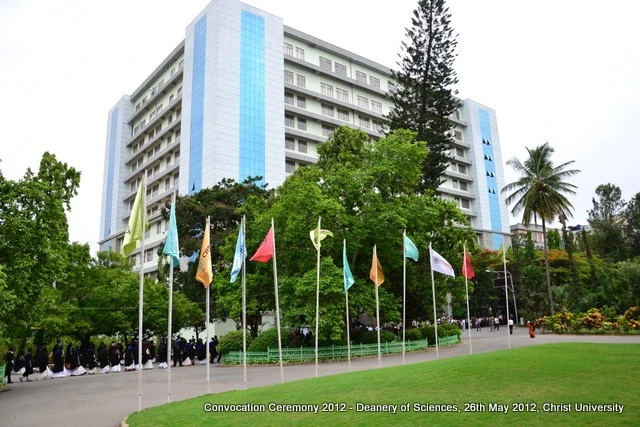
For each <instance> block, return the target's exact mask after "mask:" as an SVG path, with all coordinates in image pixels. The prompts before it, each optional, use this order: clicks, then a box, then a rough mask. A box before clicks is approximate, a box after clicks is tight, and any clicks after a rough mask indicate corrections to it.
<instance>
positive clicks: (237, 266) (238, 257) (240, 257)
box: [231, 223, 247, 283]
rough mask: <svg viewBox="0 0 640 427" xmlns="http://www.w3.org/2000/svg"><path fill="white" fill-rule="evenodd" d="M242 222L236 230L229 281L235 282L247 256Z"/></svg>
mask: <svg viewBox="0 0 640 427" xmlns="http://www.w3.org/2000/svg"><path fill="white" fill-rule="evenodd" d="M242 228H243V227H242V223H241V224H240V230H239V231H238V241H237V242H236V254H235V255H234V257H233V267H232V268H231V283H233V282H235V281H236V279H237V278H238V274H240V271H242V263H243V262H244V259H245V258H246V257H247V254H246V251H245V250H244V233H243V232H242Z"/></svg>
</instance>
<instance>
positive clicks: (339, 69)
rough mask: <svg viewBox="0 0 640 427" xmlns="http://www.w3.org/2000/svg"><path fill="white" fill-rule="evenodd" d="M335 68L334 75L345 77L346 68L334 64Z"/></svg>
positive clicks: (339, 64) (342, 65)
mask: <svg viewBox="0 0 640 427" xmlns="http://www.w3.org/2000/svg"><path fill="white" fill-rule="evenodd" d="M334 66H335V70H336V74H339V75H341V76H346V75H347V66H346V65H344V64H341V63H339V62H336V63H335V64H334Z"/></svg>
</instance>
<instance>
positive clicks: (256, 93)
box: [99, 0, 509, 272]
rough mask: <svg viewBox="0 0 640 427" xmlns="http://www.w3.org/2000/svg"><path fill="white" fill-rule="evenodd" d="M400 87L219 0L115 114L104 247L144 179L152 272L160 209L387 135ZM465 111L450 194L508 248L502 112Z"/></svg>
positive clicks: (340, 52) (362, 61) (230, 0)
mask: <svg viewBox="0 0 640 427" xmlns="http://www.w3.org/2000/svg"><path fill="white" fill-rule="evenodd" d="M392 85H393V82H392V81H391V70H390V69H389V68H387V67H384V66H382V65H380V64H377V63H375V62H373V61H371V60H369V59H366V58H364V57H361V56H359V55H357V54H355V53H352V52H349V51H346V50H344V49H342V48H340V47H337V46H334V45H332V44H329V43H327V42H325V41H322V40H320V39H317V38H315V37H312V36H310V35H307V34H305V33H302V32H300V31H298V30H295V29H293V28H290V27H287V26H285V25H283V22H282V19H281V18H279V17H277V16H273V15H271V14H269V13H267V12H264V11H262V10H259V9H256V8H254V7H251V6H249V5H246V4H243V3H240V2H238V1H236V0H214V1H212V2H211V3H210V4H209V5H208V6H207V7H206V8H205V10H203V11H202V12H201V13H200V14H199V15H198V16H197V17H196V18H195V19H194V21H193V22H192V23H191V24H190V25H189V26H188V27H187V29H186V36H185V40H184V41H183V42H182V43H180V44H179V45H178V46H177V47H176V48H175V49H174V50H173V51H172V52H171V53H169V55H168V56H167V57H166V59H165V60H164V61H163V62H162V63H161V64H160V65H159V66H158V67H157V68H156V69H155V70H154V71H153V72H152V73H151V74H150V75H149V77H148V78H147V79H146V80H145V81H144V82H142V84H141V85H140V86H139V87H138V88H137V89H136V90H135V91H134V92H133V93H132V94H131V95H125V96H123V97H122V98H121V99H120V101H118V103H117V104H116V105H115V106H114V107H113V109H112V110H111V111H110V112H109V118H108V127H107V144H106V152H105V171H104V188H103V199H102V220H101V227H100V241H99V245H100V250H106V249H108V248H113V249H114V250H120V247H121V245H122V240H123V236H124V230H125V228H126V225H127V222H128V219H129V213H130V211H131V208H132V206H133V201H134V199H135V195H136V190H137V188H138V184H139V182H140V180H141V179H142V175H143V174H144V173H146V174H147V198H146V203H147V211H148V216H149V221H150V223H151V230H150V231H149V233H148V235H147V238H146V239H145V245H146V247H145V254H144V260H145V262H144V266H145V271H148V272H151V271H153V270H155V268H156V265H157V259H155V258H156V253H157V251H158V246H159V245H161V244H162V242H163V241H164V237H165V232H166V230H167V228H168V221H166V220H164V219H163V218H162V217H161V215H160V210H161V207H162V206H164V205H165V204H167V202H168V200H169V199H170V198H171V194H172V193H174V192H175V191H176V190H177V191H178V192H179V194H180V195H187V194H194V193H196V192H198V191H200V190H201V189H203V188H208V187H211V186H213V185H215V184H216V183H218V182H219V181H220V180H221V179H222V178H233V179H235V180H237V181H242V180H244V179H245V178H246V177H248V176H262V177H264V181H265V182H267V183H269V185H270V186H271V187H274V186H278V185H279V184H281V183H282V182H283V181H284V179H285V178H286V177H287V175H288V174H290V173H292V172H293V171H294V170H295V169H296V168H297V167H298V166H301V165H307V164H312V163H314V162H315V161H316V160H317V151H316V147H317V145H318V144H320V143H322V142H323V141H325V140H326V139H327V137H328V136H329V135H330V134H331V132H332V131H333V130H334V129H335V128H336V127H338V126H341V125H348V126H351V127H354V128H358V129H361V130H363V131H364V132H366V133H367V134H369V135H370V136H371V137H372V138H379V137H380V136H381V135H382V134H381V130H382V129H383V127H384V123H385V118H384V116H385V114H387V113H388V112H389V108H390V107H391V104H390V101H389V100H388V99H387V98H386V97H385V94H386V93H387V92H388V91H389V90H390V87H392ZM462 104H463V105H462V107H461V109H460V110H459V111H458V112H456V114H455V115H454V117H452V121H453V122H454V123H455V129H454V137H455V140H456V148H455V149H454V153H452V154H453V155H454V156H455V161H454V162H452V164H451V166H450V168H449V170H448V171H447V173H446V177H445V178H446V179H447V181H446V182H445V183H444V184H443V185H442V186H441V187H440V191H441V194H442V197H444V198H449V199H452V200H455V201H456V202H457V203H458V204H459V205H460V207H461V208H462V209H463V210H464V211H465V212H467V214H468V215H469V218H470V219H471V223H472V226H473V227H474V228H475V229H476V230H477V231H478V235H479V238H480V242H481V244H483V245H485V246H489V247H494V248H496V247H498V246H500V244H501V242H502V237H501V236H502V234H503V233H509V227H508V220H507V212H506V208H505V205H504V200H503V198H502V197H501V196H500V194H499V191H498V190H499V188H502V186H503V185H504V178H503V171H502V162H501V158H500V145H499V139H498V129H497V124H496V118H495V112H494V111H493V110H491V109H490V108H487V107H484V106H482V105H479V104H477V103H475V102H473V101H471V100H465V101H462ZM496 236H498V238H496ZM138 251H139V249H137V250H136V252H134V253H133V254H132V255H134V256H135V254H136V253H137V252H138Z"/></svg>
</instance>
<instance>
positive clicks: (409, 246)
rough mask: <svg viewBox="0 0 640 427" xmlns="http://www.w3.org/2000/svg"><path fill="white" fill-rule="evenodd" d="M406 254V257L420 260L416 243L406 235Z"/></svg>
mask: <svg viewBox="0 0 640 427" xmlns="http://www.w3.org/2000/svg"><path fill="white" fill-rule="evenodd" d="M404 256H405V258H411V259H412V260H414V261H418V256H419V254H418V248H416V245H415V243H413V242H412V241H411V239H410V238H408V237H407V236H406V235H405V236H404Z"/></svg>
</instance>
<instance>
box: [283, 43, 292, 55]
mask: <svg viewBox="0 0 640 427" xmlns="http://www.w3.org/2000/svg"><path fill="white" fill-rule="evenodd" d="M283 51H284V54H285V55H289V56H293V45H291V44H289V43H286V42H285V43H284V45H283Z"/></svg>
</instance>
